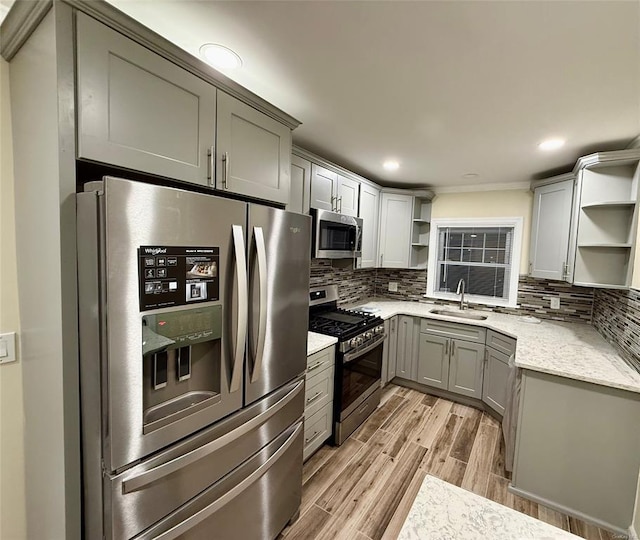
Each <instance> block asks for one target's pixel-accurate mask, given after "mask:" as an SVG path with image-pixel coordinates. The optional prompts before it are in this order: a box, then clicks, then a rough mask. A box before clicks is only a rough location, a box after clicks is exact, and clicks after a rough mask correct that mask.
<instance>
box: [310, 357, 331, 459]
mask: <svg viewBox="0 0 640 540" xmlns="http://www.w3.org/2000/svg"><path fill="white" fill-rule="evenodd" d="M334 369H335V347H334V346H331V347H327V348H325V349H322V350H321V351H318V352H316V353H314V354H311V355H309V356H308V357H307V375H306V380H305V406H304V449H303V452H302V455H303V459H305V460H306V459H307V458H309V457H310V456H311V455H312V454H313V453H314V452H315V451H316V450H317V449H318V448H320V447H321V446H322V445H323V444H324V442H325V441H326V440H327V439H328V438H329V437H330V436H331V429H332V418H333V383H334V381H333V377H334Z"/></svg>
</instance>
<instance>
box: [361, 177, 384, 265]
mask: <svg viewBox="0 0 640 540" xmlns="http://www.w3.org/2000/svg"><path fill="white" fill-rule="evenodd" d="M379 202H380V190H379V189H376V188H375V187H373V186H369V185H368V184H361V185H360V209H359V216H358V217H360V218H362V257H361V258H360V266H359V267H360V268H374V267H375V266H376V260H377V257H376V255H377V251H378V206H379Z"/></svg>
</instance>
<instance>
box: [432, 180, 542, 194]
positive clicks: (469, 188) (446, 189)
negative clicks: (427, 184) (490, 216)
mask: <svg viewBox="0 0 640 540" xmlns="http://www.w3.org/2000/svg"><path fill="white" fill-rule="evenodd" d="M530 186H531V183H530V182H509V183H503V184H499V183H498V184H467V185H464V186H440V187H439V186H436V187H434V188H432V189H433V191H434V192H435V194H436V195H440V194H441V193H473V192H476V191H516V190H523V191H529V189H530Z"/></svg>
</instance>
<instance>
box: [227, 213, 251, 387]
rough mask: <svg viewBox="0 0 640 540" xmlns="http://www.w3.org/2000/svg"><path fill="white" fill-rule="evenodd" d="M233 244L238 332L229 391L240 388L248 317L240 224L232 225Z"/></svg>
mask: <svg viewBox="0 0 640 540" xmlns="http://www.w3.org/2000/svg"><path fill="white" fill-rule="evenodd" d="M231 229H232V232H233V246H234V248H235V256H236V277H237V279H238V333H237V335H236V348H235V359H234V362H233V372H232V374H231V385H230V388H229V391H230V392H236V391H237V390H240V381H241V380H242V360H243V358H244V344H245V342H246V340H247V324H248V318H249V286H248V283H247V259H246V256H245V251H244V231H243V229H242V226H241V225H233V226H232V227H231Z"/></svg>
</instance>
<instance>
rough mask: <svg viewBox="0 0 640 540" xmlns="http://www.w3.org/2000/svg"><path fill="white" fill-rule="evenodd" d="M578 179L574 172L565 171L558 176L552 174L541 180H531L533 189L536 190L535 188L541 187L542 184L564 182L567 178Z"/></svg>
mask: <svg viewBox="0 0 640 540" xmlns="http://www.w3.org/2000/svg"><path fill="white" fill-rule="evenodd" d="M575 179H576V175H575V174H573V173H572V172H570V173H564V174H558V175H556V176H550V177H549V178H542V179H540V180H533V181H532V182H531V189H532V190H534V189H535V188H538V187H541V186H548V185H549V184H557V183H558V182H564V181H565V180H571V181H573V180H575Z"/></svg>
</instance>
